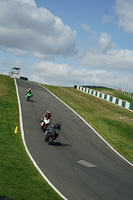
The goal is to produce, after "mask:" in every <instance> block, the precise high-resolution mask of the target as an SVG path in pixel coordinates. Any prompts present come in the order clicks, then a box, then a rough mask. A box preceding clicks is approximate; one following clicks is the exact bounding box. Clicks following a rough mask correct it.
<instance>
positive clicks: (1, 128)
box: [0, 75, 62, 200]
mask: <svg viewBox="0 0 133 200" xmlns="http://www.w3.org/2000/svg"><path fill="white" fill-rule="evenodd" d="M16 126H18V133H17V134H15V133H14V130H15V127H16ZM0 196H3V197H8V198H11V199H14V200H44V199H45V200H61V199H62V198H61V197H60V196H59V195H58V194H57V193H56V192H55V191H53V190H52V189H51V187H50V186H49V185H48V184H47V182H46V181H45V180H44V179H43V178H42V176H41V175H40V174H39V172H38V171H37V170H36V168H35V167H34V166H33V164H32V162H31V161H30V159H29V157H28V155H27V153H26V151H25V149H24V146H23V143H22V139H21V134H20V127H19V111H18V102H17V97H16V89H15V84H14V80H13V79H11V78H10V77H8V76H3V75H0Z"/></svg>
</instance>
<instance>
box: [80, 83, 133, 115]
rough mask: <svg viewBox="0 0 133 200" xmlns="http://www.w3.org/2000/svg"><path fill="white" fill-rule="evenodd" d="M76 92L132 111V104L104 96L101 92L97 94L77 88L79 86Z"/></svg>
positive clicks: (81, 87) (86, 89) (91, 90)
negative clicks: (78, 91)
mask: <svg viewBox="0 0 133 200" xmlns="http://www.w3.org/2000/svg"><path fill="white" fill-rule="evenodd" d="M77 90H80V91H82V92H85V93H88V94H91V95H93V96H95V97H98V98H100V99H103V100H106V101H109V102H111V103H114V104H116V105H118V106H121V107H122V108H126V109H128V110H130V111H133V103H129V102H128V101H124V100H122V99H118V98H117V97H113V96H111V95H108V94H104V93H102V92H98V91H96V90H93V89H90V88H86V87H83V86H79V85H78V86H77Z"/></svg>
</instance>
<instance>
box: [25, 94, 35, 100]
mask: <svg viewBox="0 0 133 200" xmlns="http://www.w3.org/2000/svg"><path fill="white" fill-rule="evenodd" d="M32 96H33V94H31V93H27V94H26V96H25V98H26V99H27V101H29V100H30V98H31V97H32Z"/></svg>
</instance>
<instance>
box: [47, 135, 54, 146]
mask: <svg viewBox="0 0 133 200" xmlns="http://www.w3.org/2000/svg"><path fill="white" fill-rule="evenodd" d="M53 140H54V137H53V136H50V137H49V140H48V145H51V144H52V142H53Z"/></svg>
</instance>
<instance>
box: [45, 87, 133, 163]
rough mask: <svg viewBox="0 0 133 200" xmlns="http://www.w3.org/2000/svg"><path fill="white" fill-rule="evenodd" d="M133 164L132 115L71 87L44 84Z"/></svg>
mask: <svg viewBox="0 0 133 200" xmlns="http://www.w3.org/2000/svg"><path fill="white" fill-rule="evenodd" d="M44 86H45V87H46V88H48V89H49V90H50V91H52V92H53V93H54V94H55V95H57V96H58V97H59V98H60V99H61V100H63V101H64V102H65V103H66V104H68V105H69V106H70V107H71V108H72V109H73V110H75V111H76V112H77V113H78V114H79V115H80V116H82V117H83V118H84V119H85V120H86V121H87V122H88V123H89V124H90V125H91V126H92V127H93V128H94V129H95V130H96V131H97V132H98V133H99V134H100V135H101V136H102V137H103V138H104V139H105V140H106V141H107V142H108V143H109V144H110V145H111V146H112V147H113V148H114V149H116V150H117V151H118V152H119V153H120V154H121V155H122V156H124V157H125V158H126V159H127V160H129V161H130V162H131V163H133V112H131V111H128V110H126V109H123V108H121V107H119V106H117V105H115V104H112V103H110V102H107V101H104V100H102V99H99V98H96V97H94V96H92V95H89V94H86V93H84V92H81V91H79V90H76V89H74V88H70V87H69V88H68V87H57V86H48V85H44Z"/></svg>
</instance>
